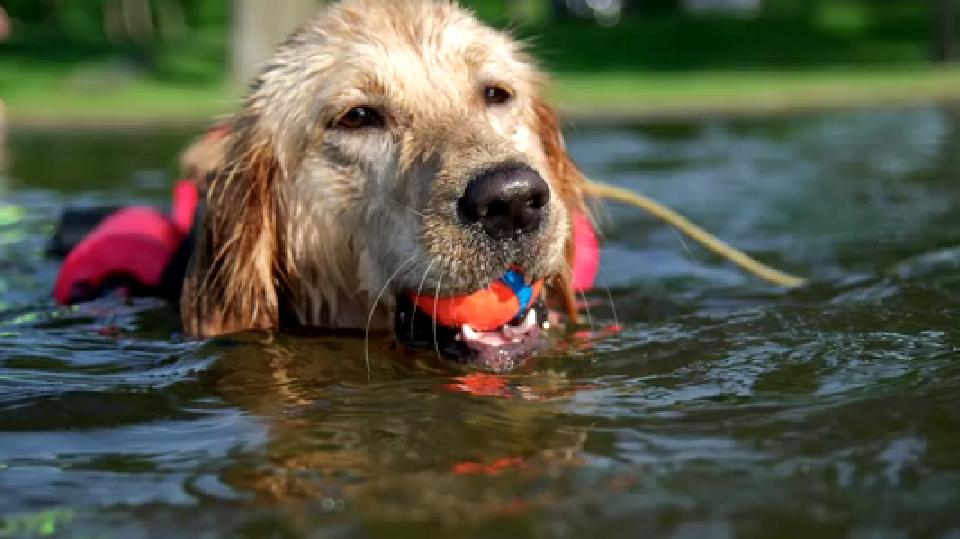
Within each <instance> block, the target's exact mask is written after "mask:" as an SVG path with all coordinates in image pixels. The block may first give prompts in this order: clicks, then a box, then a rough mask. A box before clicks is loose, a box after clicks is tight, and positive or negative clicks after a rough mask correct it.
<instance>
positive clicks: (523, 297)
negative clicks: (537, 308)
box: [500, 270, 533, 317]
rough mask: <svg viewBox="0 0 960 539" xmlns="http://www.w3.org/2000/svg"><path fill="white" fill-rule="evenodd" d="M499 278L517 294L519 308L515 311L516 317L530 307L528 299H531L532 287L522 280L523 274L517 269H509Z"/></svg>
mask: <svg viewBox="0 0 960 539" xmlns="http://www.w3.org/2000/svg"><path fill="white" fill-rule="evenodd" d="M500 280H501V281H503V284H505V285H507V286H509V287H510V290H513V293H514V294H516V295H517V299H518V300H519V301H520V310H519V311H517V317H519V316H521V315H522V314H523V313H524V312H525V311H526V310H527V309H528V308H529V307H530V301H531V300H532V299H533V287H532V286H530V285H528V284H527V283H525V282H524V281H523V274H522V273H520V272H518V271H513V270H510V271H508V272H507V273H505V274H504V275H503V277H501V278H500Z"/></svg>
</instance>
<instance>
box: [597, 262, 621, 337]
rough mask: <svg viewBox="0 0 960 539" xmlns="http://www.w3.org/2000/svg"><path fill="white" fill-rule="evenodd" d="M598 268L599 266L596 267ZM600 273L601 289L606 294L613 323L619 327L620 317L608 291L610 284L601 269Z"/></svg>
mask: <svg viewBox="0 0 960 539" xmlns="http://www.w3.org/2000/svg"><path fill="white" fill-rule="evenodd" d="M598 269H599V268H598ZM599 273H600V281H601V282H602V283H603V284H602V285H601V286H603V290H604V291H605V292H606V294H607V301H608V302H609V303H610V312H611V314H612V315H613V324H614V325H615V326H616V327H617V328H619V327H620V317H619V316H618V315H617V304H616V302H614V301H613V293H612V292H610V286H609V285H608V284H607V278H606V276H605V275H604V274H603V272H602V271H600V272H599Z"/></svg>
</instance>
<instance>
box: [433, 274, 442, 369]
mask: <svg viewBox="0 0 960 539" xmlns="http://www.w3.org/2000/svg"><path fill="white" fill-rule="evenodd" d="M442 286H443V264H442V263H441V264H440V275H439V276H438V277H437V290H436V292H434V294H433V299H434V302H433V351H434V352H436V353H437V359H438V360H442V359H443V358H442V357H441V356H440V339H439V338H438V337H437V306H438V305H440V301H439V300H440V289H441V287H442Z"/></svg>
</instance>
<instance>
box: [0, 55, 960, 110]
mask: <svg viewBox="0 0 960 539" xmlns="http://www.w3.org/2000/svg"><path fill="white" fill-rule="evenodd" d="M0 69H2V67H0ZM21 72H22V71H21ZM24 78H25V80H23V81H21V84H19V85H17V86H16V87H14V88H12V91H7V92H5V93H4V94H3V96H4V99H5V100H6V101H7V109H8V113H9V115H10V118H11V119H12V121H13V122H14V123H21V124H31V123H32V124H37V123H40V124H44V123H49V124H76V123H92V124H112V123H195V122H204V121H207V120H209V119H212V118H213V117H215V116H217V115H221V114H226V113H229V112H230V111H231V110H233V109H234V108H235V107H236V104H237V102H238V97H239V93H240V92H239V91H237V90H235V89H232V88H230V87H228V86H227V85H226V84H221V83H203V84H193V85H184V84H180V85H172V84H168V83H163V82H157V81H150V80H144V79H138V78H137V79H132V80H119V81H115V82H112V83H111V82H100V83H97V84H92V83H90V84H89V85H88V84H87V83H84V84H80V83H77V82H75V81H68V80H64V79H63V78H57V77H55V76H52V75H50V74H47V75H45V76H41V75H39V74H36V73H34V74H32V75H31V76H29V77H24ZM550 99H551V101H552V102H553V103H555V104H556V105H557V106H558V108H560V109H561V110H563V111H564V112H566V113H568V114H571V115H574V116H589V115H602V116H606V117H617V116H622V117H643V116H658V115H696V114H700V113H713V112H721V113H743V112H763V111H769V110H791V109H804V108H816V107H837V106H860V105H870V104H884V103H912V102H921V101H931V100H952V99H960V67H952V68H949V69H941V68H933V67H930V68H919V67H918V68H912V69H903V68H898V69H889V70H879V69H871V70H858V71H832V70H816V71H803V72H777V71H754V72H729V71H721V72H695V73H647V74H638V73H581V74H577V73H564V74H559V75H557V76H556V77H555V78H554V83H553V85H552V87H551V89H550Z"/></svg>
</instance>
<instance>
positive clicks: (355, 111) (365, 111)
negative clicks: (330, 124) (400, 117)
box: [336, 107, 384, 129]
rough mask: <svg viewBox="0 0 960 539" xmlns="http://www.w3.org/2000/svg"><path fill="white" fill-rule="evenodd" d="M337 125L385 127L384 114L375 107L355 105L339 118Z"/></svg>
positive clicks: (358, 127) (348, 127)
mask: <svg viewBox="0 0 960 539" xmlns="http://www.w3.org/2000/svg"><path fill="white" fill-rule="evenodd" d="M336 126H337V127H340V128H343V129H362V128H364V127H383V126H384V121H383V115H381V114H380V111H378V110H377V109H375V108H373V107H353V108H352V109H350V110H348V111H347V113H346V114H344V115H343V116H341V117H340V119H339V120H337V122H336Z"/></svg>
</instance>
